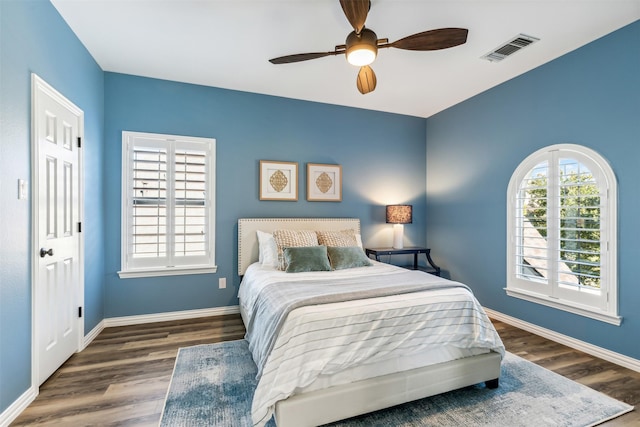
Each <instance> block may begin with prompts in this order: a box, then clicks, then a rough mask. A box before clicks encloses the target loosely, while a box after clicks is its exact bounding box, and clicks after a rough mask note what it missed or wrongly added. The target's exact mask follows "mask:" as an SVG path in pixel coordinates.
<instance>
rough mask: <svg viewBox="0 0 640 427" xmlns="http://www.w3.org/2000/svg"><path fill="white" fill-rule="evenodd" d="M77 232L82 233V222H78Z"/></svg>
mask: <svg viewBox="0 0 640 427" xmlns="http://www.w3.org/2000/svg"><path fill="white" fill-rule="evenodd" d="M78 233H82V223H81V222H79V223H78Z"/></svg>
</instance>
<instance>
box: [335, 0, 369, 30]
mask: <svg viewBox="0 0 640 427" xmlns="http://www.w3.org/2000/svg"><path fill="white" fill-rule="evenodd" d="M340 6H342V10H343V11H344V14H345V15H346V17H347V20H348V21H349V23H350V24H351V26H352V27H353V29H354V30H355V32H356V34H360V31H362V29H363V28H364V21H366V20H367V13H369V8H371V1H369V0H340Z"/></svg>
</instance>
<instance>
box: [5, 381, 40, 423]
mask: <svg viewBox="0 0 640 427" xmlns="http://www.w3.org/2000/svg"><path fill="white" fill-rule="evenodd" d="M37 396H38V387H33V386H31V387H29V388H28V389H27V391H25V392H24V393H22V395H21V396H20V397H19V398H17V399H16V400H15V401H14V402H13V403H12V404H11V405H9V407H8V408H7V409H5V410H4V411H2V413H1V414H0V426H2V427H5V426H8V425H9V424H11V423H12V422H13V420H15V419H16V418H18V416H19V415H20V414H21V413H22V411H24V410H25V409H27V406H29V405H30V404H31V402H33V401H34V400H35V399H36V397H37Z"/></svg>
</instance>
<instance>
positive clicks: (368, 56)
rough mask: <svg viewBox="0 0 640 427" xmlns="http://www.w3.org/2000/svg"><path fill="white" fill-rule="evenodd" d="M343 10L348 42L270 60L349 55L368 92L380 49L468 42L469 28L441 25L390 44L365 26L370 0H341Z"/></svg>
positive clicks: (361, 87) (441, 46)
mask: <svg viewBox="0 0 640 427" xmlns="http://www.w3.org/2000/svg"><path fill="white" fill-rule="evenodd" d="M340 5H341V6H342V10H343V11H344V14H345V15H346V17H347V20H348V21H349V23H350V24H351V26H352V27H353V31H352V32H351V33H349V35H348V36H347V40H346V42H345V44H341V45H337V46H336V47H335V50H333V51H330V52H314V53H298V54H295V55H286V56H280V57H278V58H273V59H270V60H269V62H271V63H272V64H290V63H292V62H300V61H307V60H309V59H316V58H323V57H325V56H330V55H342V54H345V55H346V58H347V61H348V62H349V63H350V64H352V65H355V66H358V67H360V71H359V72H358V77H357V79H356V85H357V86H358V90H359V91H360V93H362V94H363V95H364V94H367V93H369V92H373V91H374V89H375V88H376V83H377V79H376V75H375V73H374V72H373V69H372V68H371V67H370V66H369V64H371V63H372V62H373V61H374V60H375V59H376V56H377V54H378V49H382V48H387V47H395V48H397V49H405V50H439V49H447V48H450V47H454V46H458V45H461V44H464V43H465V42H466V41H467V33H468V32H469V30H467V29H466V28H439V29H436V30H429V31H424V32H422V33H417V34H413V35H410V36H407V37H405V38H402V39H400V40H397V41H395V42H393V43H389V39H379V38H378V36H377V35H376V33H374V32H373V31H372V30H370V29H368V28H365V25H364V23H365V21H366V19H367V14H368V13H369V9H370V8H371V1H370V0H340Z"/></svg>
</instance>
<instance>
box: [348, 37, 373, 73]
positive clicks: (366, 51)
mask: <svg viewBox="0 0 640 427" xmlns="http://www.w3.org/2000/svg"><path fill="white" fill-rule="evenodd" d="M345 44H346V46H347V49H346V52H345V53H346V57H347V62H349V64H351V65H355V66H356V67H363V66H365V65H369V64H371V63H372V62H373V61H374V60H375V59H376V56H377V55H378V36H376V33H374V32H373V31H371V30H369V29H366V28H363V29H362V31H360V34H356V32H355V31H352V32H351V33H350V34H349V35H348V36H347V41H346V43H345Z"/></svg>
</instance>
